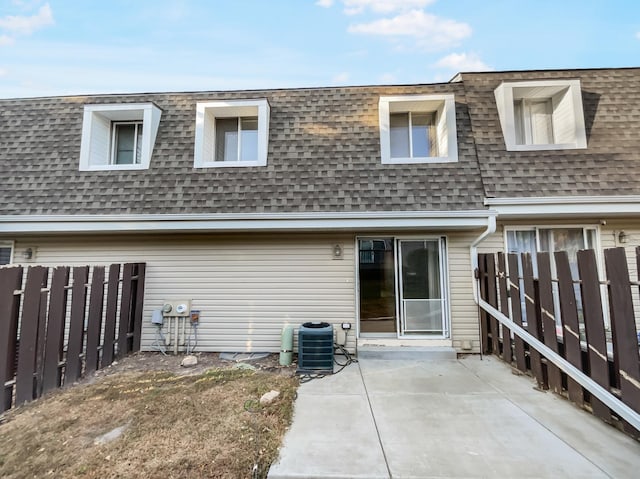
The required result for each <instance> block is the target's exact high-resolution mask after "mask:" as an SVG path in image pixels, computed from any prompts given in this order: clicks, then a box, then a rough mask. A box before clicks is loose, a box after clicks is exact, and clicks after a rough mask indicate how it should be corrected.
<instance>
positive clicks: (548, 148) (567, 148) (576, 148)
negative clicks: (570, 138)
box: [507, 143, 587, 151]
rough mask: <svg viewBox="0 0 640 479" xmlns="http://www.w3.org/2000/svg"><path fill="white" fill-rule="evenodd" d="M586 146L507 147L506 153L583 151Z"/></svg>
mask: <svg viewBox="0 0 640 479" xmlns="http://www.w3.org/2000/svg"><path fill="white" fill-rule="evenodd" d="M585 148H587V145H584V146H583V145H578V144H577V143H552V144H549V145H509V146H507V151H544V150H584V149H585Z"/></svg>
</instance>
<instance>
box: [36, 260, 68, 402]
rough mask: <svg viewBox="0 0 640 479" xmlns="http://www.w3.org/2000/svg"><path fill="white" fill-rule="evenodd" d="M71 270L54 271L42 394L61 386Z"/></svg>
mask: <svg viewBox="0 0 640 479" xmlns="http://www.w3.org/2000/svg"><path fill="white" fill-rule="evenodd" d="M68 284H69V268H68V267H58V268H55V269H54V270H53V277H52V279H51V300H50V301H49V321H48V324H47V340H46V344H45V348H44V370H43V374H42V392H43V393H46V392H48V391H50V390H52V389H55V388H57V387H59V386H60V383H61V378H62V376H61V374H60V368H59V367H58V363H59V362H60V360H61V359H62V356H63V349H64V325H65V320H66V316H67V297H68V294H67V288H66V287H67V285H68Z"/></svg>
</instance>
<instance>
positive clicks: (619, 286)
mask: <svg viewBox="0 0 640 479" xmlns="http://www.w3.org/2000/svg"><path fill="white" fill-rule="evenodd" d="M604 258H605V263H606V268H607V278H608V279H609V288H610V294H611V298H610V299H609V301H610V302H611V332H612V333H613V334H612V339H613V353H614V355H615V356H616V357H617V359H618V361H617V362H618V365H619V366H618V367H619V371H620V392H621V396H622V401H624V402H625V403H626V404H627V405H628V406H630V407H631V408H633V409H634V410H635V411H637V412H638V413H640V358H639V357H638V336H637V334H638V333H637V331H636V324H635V318H634V314H633V299H632V296H631V284H630V282H629V280H630V278H629V270H628V268H627V259H626V256H625V254H624V248H611V249H607V250H605V252H604ZM627 429H628V428H627ZM632 429H633V428H632Z"/></svg>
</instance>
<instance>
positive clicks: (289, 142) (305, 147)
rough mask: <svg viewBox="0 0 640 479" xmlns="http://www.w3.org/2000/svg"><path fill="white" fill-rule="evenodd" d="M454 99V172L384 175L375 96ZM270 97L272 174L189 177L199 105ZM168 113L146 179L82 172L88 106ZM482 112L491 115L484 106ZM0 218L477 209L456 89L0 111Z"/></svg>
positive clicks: (350, 90)
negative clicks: (0, 183)
mask: <svg viewBox="0 0 640 479" xmlns="http://www.w3.org/2000/svg"><path fill="white" fill-rule="evenodd" d="M429 93H454V94H455V95H456V116H457V128H458V151H459V161H458V163H448V164H447V163H443V164H418V165H382V164H381V162H380V141H379V138H380V137H379V128H378V100H379V96H380V95H399V94H429ZM241 98H267V99H268V100H269V103H270V106H271V120H270V131H269V150H268V164H267V166H266V167H250V168H208V169H194V168H193V150H194V131H195V110H196V102H197V101H207V100H215V99H241ZM125 102H134V103H135V102H154V103H155V104H156V105H157V106H159V107H160V108H161V109H162V110H163V114H162V118H161V121H160V127H159V131H158V136H157V139H156V143H155V149H154V151H153V156H152V158H151V165H150V168H149V169H148V170H138V171H90V172H86V171H79V170H78V165H79V155H80V140H81V131H82V117H83V107H84V105H85V104H95V103H125ZM484 108H486V105H485V107H484ZM0 177H2V178H3V187H2V188H1V189H0V214H3V215H16V214H19V215H50V214H124V213H127V214H141V213H251V212H257V213H259V212H270V213H277V212H354V211H401V210H408V211H420V210H468V209H482V208H484V206H483V197H484V192H483V187H482V183H481V178H480V170H479V167H478V163H477V160H476V153H475V148H474V141H473V138H472V135H471V128H470V119H469V114H468V111H467V108H466V104H465V94H464V88H463V85H461V84H455V83H454V84H438V85H416V86H398V87H343V88H318V89H291V90H270V91H250V92H212V93H174V94H140V95H103V96H81V97H57V98H35V99H20V100H0Z"/></svg>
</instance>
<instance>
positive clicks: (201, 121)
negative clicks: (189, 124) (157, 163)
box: [193, 98, 270, 168]
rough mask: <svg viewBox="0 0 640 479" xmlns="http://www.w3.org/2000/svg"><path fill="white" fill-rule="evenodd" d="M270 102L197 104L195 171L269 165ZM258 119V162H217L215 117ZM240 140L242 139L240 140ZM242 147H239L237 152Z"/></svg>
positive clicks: (237, 101) (258, 100)
mask: <svg viewBox="0 0 640 479" xmlns="http://www.w3.org/2000/svg"><path fill="white" fill-rule="evenodd" d="M269 114H270V108H269V102H268V101H267V100H266V99H265V98H261V99H251V100H221V101H209V102H199V103H197V104H196V135H195V146H194V162H193V167H194V168H229V167H231V168H245V167H252V166H266V165H267V151H268V140H269ZM248 116H249V117H256V116H257V117H258V157H257V158H256V160H255V161H216V159H215V152H216V144H215V142H216V131H215V124H216V118H242V117H248ZM238 140H240V139H238ZM239 151H240V148H238V152H239Z"/></svg>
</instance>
